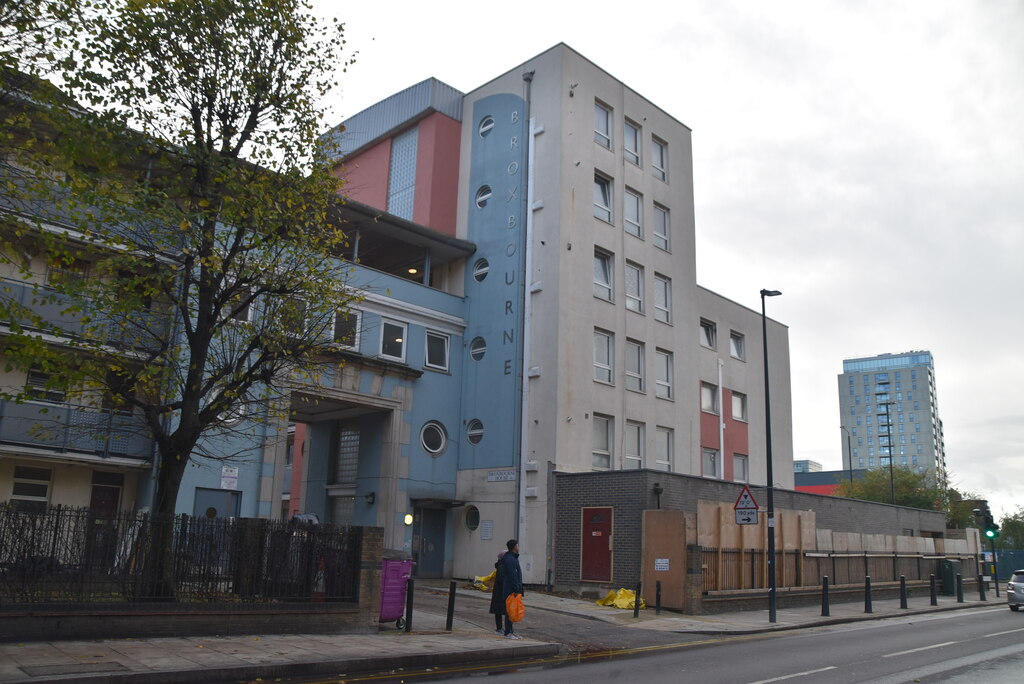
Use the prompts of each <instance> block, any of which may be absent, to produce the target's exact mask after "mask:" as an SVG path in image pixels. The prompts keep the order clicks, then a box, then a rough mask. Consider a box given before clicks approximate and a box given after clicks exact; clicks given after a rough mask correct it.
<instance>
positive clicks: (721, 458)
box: [715, 359, 725, 480]
mask: <svg viewBox="0 0 1024 684" xmlns="http://www.w3.org/2000/svg"><path fill="white" fill-rule="evenodd" d="M723 366H725V362H724V361H722V359H718V463H716V464H715V471H716V473H715V475H716V476H717V477H718V479H720V480H724V479H725V388H724V387H723V385H722V367H723Z"/></svg>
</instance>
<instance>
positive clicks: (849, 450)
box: [839, 425, 853, 484]
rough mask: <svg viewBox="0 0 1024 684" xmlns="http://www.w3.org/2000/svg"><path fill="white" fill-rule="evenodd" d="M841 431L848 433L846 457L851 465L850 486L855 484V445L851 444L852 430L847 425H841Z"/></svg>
mask: <svg viewBox="0 0 1024 684" xmlns="http://www.w3.org/2000/svg"><path fill="white" fill-rule="evenodd" d="M839 429H840V430H842V431H843V432H845V433H846V457H847V458H848V459H849V464H850V484H853V445H852V444H851V442H850V429H849V428H847V427H846V426H845V425H840V426H839Z"/></svg>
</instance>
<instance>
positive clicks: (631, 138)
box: [622, 119, 641, 166]
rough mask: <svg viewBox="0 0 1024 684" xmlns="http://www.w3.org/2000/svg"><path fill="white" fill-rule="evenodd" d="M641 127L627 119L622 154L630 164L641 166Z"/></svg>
mask: <svg viewBox="0 0 1024 684" xmlns="http://www.w3.org/2000/svg"><path fill="white" fill-rule="evenodd" d="M640 140H641V138H640V127H639V126H637V125H636V124H635V123H633V122H632V121H629V120H628V119H627V120H626V123H625V125H624V126H623V134H622V155H623V156H624V157H625V158H626V161H628V162H629V163H630V164H636V165H637V166H640Z"/></svg>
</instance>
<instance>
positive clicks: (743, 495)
mask: <svg viewBox="0 0 1024 684" xmlns="http://www.w3.org/2000/svg"><path fill="white" fill-rule="evenodd" d="M733 508H735V509H737V510H739V509H741V508H752V509H754V510H755V511H756V510H757V502H756V501H754V497H753V496H751V495H750V487H747V486H746V485H744V486H743V491H742V492H740V496H739V498H738V499H736V505H735V506H733Z"/></svg>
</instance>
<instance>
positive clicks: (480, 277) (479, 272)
mask: <svg viewBox="0 0 1024 684" xmlns="http://www.w3.org/2000/svg"><path fill="white" fill-rule="evenodd" d="M490 271H491V264H490V263H488V261H487V259H478V260H477V262H476V263H475V264H473V280H475V281H476V282H478V283H482V282H483V281H484V278H486V277H487V274H488V273H490Z"/></svg>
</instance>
